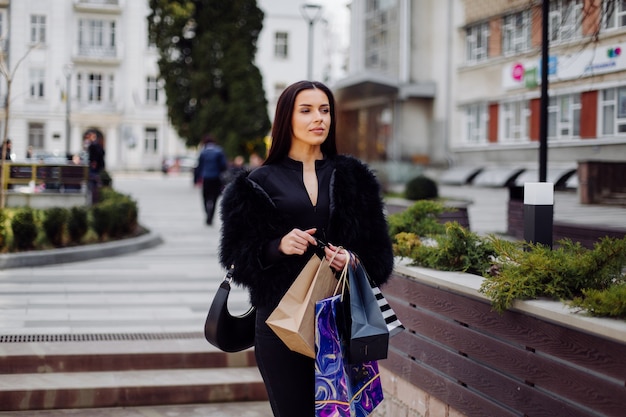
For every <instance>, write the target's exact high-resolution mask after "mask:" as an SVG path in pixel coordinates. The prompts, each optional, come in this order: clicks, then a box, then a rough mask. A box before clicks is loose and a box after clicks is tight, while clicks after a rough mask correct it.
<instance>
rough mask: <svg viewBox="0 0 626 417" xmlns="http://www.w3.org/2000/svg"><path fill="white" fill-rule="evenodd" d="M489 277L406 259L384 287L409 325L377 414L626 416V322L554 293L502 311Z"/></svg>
mask: <svg viewBox="0 0 626 417" xmlns="http://www.w3.org/2000/svg"><path fill="white" fill-rule="evenodd" d="M482 281H483V278H482V277H479V276H476V275H471V274H464V273H454V272H443V271H435V270H429V269H425V268H417V267H410V266H408V265H407V264H403V263H400V262H398V265H397V266H396V269H395V271H394V275H393V276H392V278H391V280H390V282H389V283H388V284H387V285H386V286H384V287H383V292H384V293H385V295H386V297H387V298H388V300H389V303H390V304H391V306H392V307H393V308H394V309H395V311H396V313H397V314H398V316H399V318H400V319H401V321H402V322H403V323H404V324H405V326H406V327H407V331H405V332H403V333H401V334H400V335H398V336H396V337H394V338H392V339H391V342H390V352H389V358H388V359H387V360H384V361H381V362H380V364H381V367H383V368H384V370H385V376H384V384H385V385H386V387H387V388H386V389H387V390H388V391H387V392H386V396H387V399H388V400H389V401H388V402H387V401H386V402H383V404H382V405H381V410H377V415H384V413H385V412H389V411H390V410H389V408H388V407H394V408H396V409H397V408H398V407H399V406H400V405H402V404H404V407H405V409H408V410H409V411H408V412H409V413H411V412H412V413H413V414H410V415H429V416H430V417H440V416H441V417H445V416H452V415H455V416H463V415H465V416H498V417H507V416H511V417H513V416H522V415H527V416H549V417H564V416H581V417H582V416H616V417H617V416H623V415H624V410H626V322H624V321H620V320H611V319H599V318H591V317H587V316H585V315H584V314H583V313H576V312H575V311H572V310H570V309H568V308H567V307H566V306H565V305H564V304H563V303H560V302H554V301H547V300H533V301H519V302H516V303H515V304H514V308H513V309H511V310H509V311H507V312H505V313H504V314H499V313H497V312H495V311H493V310H492V309H491V303H490V300H489V299H487V298H486V297H485V296H484V295H482V294H481V293H479V292H478V289H479V288H480V285H481V283H482ZM385 385H384V386H385ZM407 387H412V388H413V391H410V390H409V389H408V388H407ZM409 392H410V394H407V393H409ZM416 398H421V399H422V400H420V401H415V399H416ZM426 400H428V402H426V403H425V402H424V401H426ZM411 402H412V403H415V404H416V405H415V407H413V408H412V407H411V406H410V403H411ZM385 403H387V404H386V405H385ZM426 406H430V408H429V409H428V410H425V409H424V407H426ZM386 407H387V409H386ZM420 407H421V409H420ZM381 412H382V413H383V414H380V413H381ZM388 415H390V414H388ZM407 415H409V414H407Z"/></svg>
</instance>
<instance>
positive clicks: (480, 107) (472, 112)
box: [465, 103, 489, 144]
mask: <svg viewBox="0 0 626 417" xmlns="http://www.w3.org/2000/svg"><path fill="white" fill-rule="evenodd" d="M465 121H466V123H465V126H466V136H465V139H466V142H467V143H471V144H481V143H487V129H488V127H487V124H488V123H489V114H488V113H487V105H486V104H484V103H483V104H472V105H470V106H467V108H466V109H465Z"/></svg>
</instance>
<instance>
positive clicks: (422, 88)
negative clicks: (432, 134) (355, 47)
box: [332, 71, 437, 100]
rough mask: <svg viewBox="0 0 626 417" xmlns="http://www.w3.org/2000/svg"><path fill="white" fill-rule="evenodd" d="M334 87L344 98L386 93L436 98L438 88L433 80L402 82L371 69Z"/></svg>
mask: <svg viewBox="0 0 626 417" xmlns="http://www.w3.org/2000/svg"><path fill="white" fill-rule="evenodd" d="M332 89H333V90H334V91H335V92H336V94H337V95H338V97H341V99H343V100H349V99H355V98H366V97H375V96H384V95H395V96H397V97H398V98H400V99H407V98H434V97H435V93H436V90H437V88H436V84H435V82H432V81H425V82H419V83H410V84H400V83H399V82H398V81H397V80H395V79H393V78H391V77H388V76H387V75H384V74H380V73H376V72H371V71H365V72H360V73H357V74H352V75H350V76H348V77H346V78H343V79H341V80H339V81H337V82H336V83H335V84H333V85H332Z"/></svg>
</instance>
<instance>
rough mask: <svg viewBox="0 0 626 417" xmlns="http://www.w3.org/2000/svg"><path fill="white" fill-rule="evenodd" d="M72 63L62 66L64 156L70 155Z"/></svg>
mask: <svg viewBox="0 0 626 417" xmlns="http://www.w3.org/2000/svg"><path fill="white" fill-rule="evenodd" d="M72 70H73V66H72V64H71V63H70V64H66V65H65V66H64V67H63V74H65V157H66V158H69V155H70V136H71V133H72V132H71V126H70V113H71V102H72V100H71V95H70V81H71V79H72Z"/></svg>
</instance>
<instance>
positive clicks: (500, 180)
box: [472, 167, 524, 187]
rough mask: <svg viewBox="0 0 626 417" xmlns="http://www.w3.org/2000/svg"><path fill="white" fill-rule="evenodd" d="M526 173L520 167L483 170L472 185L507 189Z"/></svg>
mask: <svg viewBox="0 0 626 417" xmlns="http://www.w3.org/2000/svg"><path fill="white" fill-rule="evenodd" d="M523 171H524V168H520V167H513V168H510V167H489V168H485V169H483V170H482V171H481V172H480V173H479V174H478V175H476V177H475V178H474V181H472V184H474V185H477V186H483V187H507V186H509V185H510V184H511V183H513V181H515V178H517V176H518V175H520V174H521V173H522V172H523Z"/></svg>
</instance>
